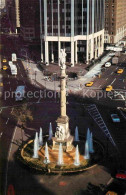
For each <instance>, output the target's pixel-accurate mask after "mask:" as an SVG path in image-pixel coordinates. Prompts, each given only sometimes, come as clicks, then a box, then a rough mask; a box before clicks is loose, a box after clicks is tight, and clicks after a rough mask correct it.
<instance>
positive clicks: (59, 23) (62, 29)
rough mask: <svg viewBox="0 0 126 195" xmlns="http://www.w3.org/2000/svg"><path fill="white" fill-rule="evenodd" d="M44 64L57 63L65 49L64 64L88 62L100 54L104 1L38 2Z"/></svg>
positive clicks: (48, 0)
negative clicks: (65, 57)
mask: <svg viewBox="0 0 126 195" xmlns="http://www.w3.org/2000/svg"><path fill="white" fill-rule="evenodd" d="M40 1H41V5H42V6H41V11H42V20H41V22H42V33H41V35H43V36H41V37H42V40H43V41H42V42H43V50H42V51H43V52H44V51H45V52H44V55H43V56H44V61H45V62H46V64H48V63H49V61H52V62H53V61H59V53H60V49H61V48H65V50H66V53H67V61H69V62H70V63H71V64H72V66H74V64H75V63H77V62H83V63H84V62H85V61H90V60H91V59H93V58H94V59H96V58H98V57H99V56H100V55H101V54H102V53H103V45H104V0H40Z"/></svg>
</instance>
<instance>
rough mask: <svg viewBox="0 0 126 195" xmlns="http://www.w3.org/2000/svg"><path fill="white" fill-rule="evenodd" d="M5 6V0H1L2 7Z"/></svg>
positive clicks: (0, 6) (0, 5)
mask: <svg viewBox="0 0 126 195" xmlns="http://www.w3.org/2000/svg"><path fill="white" fill-rule="evenodd" d="M4 7H5V0H0V9H3V8H4Z"/></svg>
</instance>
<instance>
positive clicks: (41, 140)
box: [39, 127, 43, 146]
mask: <svg viewBox="0 0 126 195" xmlns="http://www.w3.org/2000/svg"><path fill="white" fill-rule="evenodd" d="M42 145H43V135H42V128H41V127H40V133H39V146H42Z"/></svg>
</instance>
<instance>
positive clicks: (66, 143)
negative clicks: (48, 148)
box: [52, 116, 74, 152]
mask: <svg viewBox="0 0 126 195" xmlns="http://www.w3.org/2000/svg"><path fill="white" fill-rule="evenodd" d="M56 123H57V127H60V128H61V131H62V128H63V129H64V139H61V138H60V136H59V137H58V136H56V135H55V137H53V138H52V141H53V147H52V149H53V150H59V145H60V143H62V147H63V150H64V151H66V152H67V151H71V150H72V149H73V145H72V142H73V139H74V137H73V136H71V135H70V131H69V118H68V116H64V117H63V116H60V117H59V118H58V119H57V121H56ZM61 137H62V135H61Z"/></svg>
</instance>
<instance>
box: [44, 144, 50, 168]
mask: <svg viewBox="0 0 126 195" xmlns="http://www.w3.org/2000/svg"><path fill="white" fill-rule="evenodd" d="M44 163H45V164H48V163H50V160H49V151H48V145H47V142H46V145H45V159H44Z"/></svg>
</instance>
